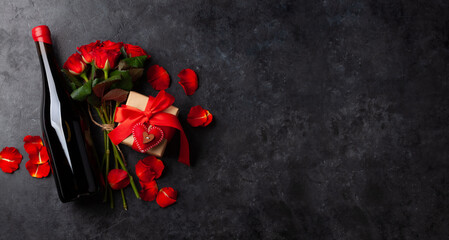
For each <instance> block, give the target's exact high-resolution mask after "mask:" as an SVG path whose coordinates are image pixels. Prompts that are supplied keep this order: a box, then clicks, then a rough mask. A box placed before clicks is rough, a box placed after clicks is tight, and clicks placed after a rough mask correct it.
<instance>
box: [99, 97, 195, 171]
mask: <svg viewBox="0 0 449 240" xmlns="http://www.w3.org/2000/svg"><path fill="white" fill-rule="evenodd" d="M174 102H175V98H174V97H173V96H172V95H170V94H168V93H166V92H165V91H164V90H162V91H160V92H159V94H158V95H157V96H156V97H155V98H154V99H153V98H151V97H150V98H148V102H147V105H146V107H145V110H144V111H141V110H140V109H138V108H135V107H131V106H128V105H123V106H121V107H117V110H116V112H115V119H114V121H115V122H119V123H120V125H118V126H117V127H116V128H115V129H114V130H112V131H111V132H110V133H109V134H108V135H109V139H111V141H112V143H114V144H115V145H117V144H119V143H121V142H122V141H123V140H125V138H127V137H128V136H129V135H131V134H132V127H133V126H134V125H136V124H139V123H145V122H148V123H149V124H151V125H157V126H164V127H171V128H176V129H178V130H179V131H180V133H181V134H180V143H181V144H180V147H179V158H178V161H179V162H182V163H184V164H186V165H188V166H190V159H189V142H188V141H187V137H186V135H185V133H184V130H183V129H182V126H181V123H179V120H178V118H177V117H176V116H174V115H172V114H169V113H165V112H162V111H164V110H165V109H166V108H168V107H169V106H171V105H172V104H173V103H174Z"/></svg>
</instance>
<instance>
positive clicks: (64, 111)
mask: <svg viewBox="0 0 449 240" xmlns="http://www.w3.org/2000/svg"><path fill="white" fill-rule="evenodd" d="M32 36H33V39H34V41H35V43H36V48H37V53H38V55H39V60H40V64H41V68H42V77H43V97H42V109H41V110H42V111H41V126H42V132H43V139H44V143H45V145H46V146H47V150H48V156H49V157H50V164H51V169H52V173H53V177H54V179H55V182H56V187H57V189H58V195H59V198H60V199H61V201H62V202H69V201H73V200H76V199H79V198H84V197H88V196H92V195H95V194H96V193H98V192H100V191H102V189H103V186H102V185H103V184H102V181H101V176H100V171H99V168H98V159H97V157H96V154H95V149H94V146H93V143H92V139H91V136H90V130H89V122H88V118H87V115H86V113H85V111H83V109H82V105H81V103H75V102H74V101H73V100H72V99H71V98H70V95H69V93H68V92H67V91H66V85H65V84H66V83H65V79H64V78H63V76H62V74H61V71H60V69H59V67H58V65H57V63H56V58H55V54H54V51H53V47H52V41H51V34H50V30H49V29H48V27H47V26H45V25H42V26H37V27H35V28H33V30H32Z"/></svg>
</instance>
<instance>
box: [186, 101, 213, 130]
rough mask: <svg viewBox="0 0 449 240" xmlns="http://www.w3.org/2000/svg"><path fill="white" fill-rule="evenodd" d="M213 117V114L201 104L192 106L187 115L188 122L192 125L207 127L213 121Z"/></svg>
mask: <svg viewBox="0 0 449 240" xmlns="http://www.w3.org/2000/svg"><path fill="white" fill-rule="evenodd" d="M212 119H213V116H212V114H211V113H210V112H209V111H207V110H206V109H203V108H202V107H201V106H200V105H198V106H195V107H192V108H190V111H189V114H188V115H187V122H188V123H189V124H190V125H191V126H192V127H199V126H201V127H205V126H207V125H209V124H210V123H211V122H212Z"/></svg>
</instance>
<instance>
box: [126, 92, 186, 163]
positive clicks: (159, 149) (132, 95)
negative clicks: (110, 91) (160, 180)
mask: <svg viewBox="0 0 449 240" xmlns="http://www.w3.org/2000/svg"><path fill="white" fill-rule="evenodd" d="M150 98H153V97H150ZM148 99H149V97H147V96H145V95H142V94H140V93H137V92H134V91H130V92H129V95H128V100H126V105H127V106H131V107H135V108H137V109H139V110H141V111H144V110H145V107H146V106H147V103H148ZM162 112H165V113H169V114H172V115H175V116H176V117H178V113H179V109H178V108H177V107H175V106H173V105H171V106H169V107H168V108H166V109H165V110H164V111H162ZM119 125H120V124H119ZM160 128H161V129H162V131H163V132H164V138H163V139H162V141H161V142H160V143H159V144H158V145H157V146H155V147H153V148H151V149H149V150H148V151H146V153H147V154H150V155H153V156H156V157H162V156H163V155H164V152H165V148H166V147H167V143H168V142H169V141H170V140H171V139H172V137H173V135H174V134H175V131H176V129H174V128H170V127H162V126H160ZM133 142H134V138H133V136H132V135H130V136H129V137H127V138H126V139H125V140H123V142H121V143H122V144H124V145H126V146H129V147H132V146H133Z"/></svg>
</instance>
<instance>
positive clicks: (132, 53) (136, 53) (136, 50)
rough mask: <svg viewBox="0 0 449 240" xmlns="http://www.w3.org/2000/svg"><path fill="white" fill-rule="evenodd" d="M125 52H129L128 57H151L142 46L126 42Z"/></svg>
mask: <svg viewBox="0 0 449 240" xmlns="http://www.w3.org/2000/svg"><path fill="white" fill-rule="evenodd" d="M124 47H125V52H126V54H128V57H130V58H131V57H140V56H147V58H149V57H150V56H149V55H148V54H147V52H145V50H143V49H142V48H141V47H139V46H136V45H131V44H125V45H124Z"/></svg>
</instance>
